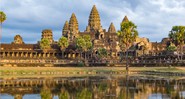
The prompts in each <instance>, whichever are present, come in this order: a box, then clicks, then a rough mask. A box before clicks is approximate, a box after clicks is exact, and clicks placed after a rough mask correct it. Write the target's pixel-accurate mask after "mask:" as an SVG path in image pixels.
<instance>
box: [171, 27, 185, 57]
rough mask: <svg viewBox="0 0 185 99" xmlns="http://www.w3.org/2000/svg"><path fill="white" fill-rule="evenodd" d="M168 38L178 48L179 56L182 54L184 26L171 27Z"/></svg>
mask: <svg viewBox="0 0 185 99" xmlns="http://www.w3.org/2000/svg"><path fill="white" fill-rule="evenodd" d="M169 38H170V39H172V42H173V43H174V44H176V45H177V46H179V47H180V54H182V47H183V45H184V41H185V26H173V27H172V30H171V31H170V33H169ZM181 58H182V57H181Z"/></svg>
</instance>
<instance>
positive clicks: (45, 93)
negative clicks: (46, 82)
mask: <svg viewBox="0 0 185 99" xmlns="http://www.w3.org/2000/svg"><path fill="white" fill-rule="evenodd" d="M40 95H41V99H52V94H51V90H50V89H49V88H45V87H44V88H43V89H42V90H41V93H40Z"/></svg>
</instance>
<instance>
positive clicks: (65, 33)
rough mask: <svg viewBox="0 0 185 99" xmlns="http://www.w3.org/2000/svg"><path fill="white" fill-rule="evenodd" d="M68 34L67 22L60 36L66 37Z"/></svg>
mask: <svg viewBox="0 0 185 99" xmlns="http://www.w3.org/2000/svg"><path fill="white" fill-rule="evenodd" d="M68 32H69V23H68V21H66V22H65V24H64V27H63V30H62V35H63V36H65V37H67V34H68Z"/></svg>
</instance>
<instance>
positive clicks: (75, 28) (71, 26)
mask: <svg viewBox="0 0 185 99" xmlns="http://www.w3.org/2000/svg"><path fill="white" fill-rule="evenodd" d="M69 30H71V31H78V20H77V18H76V15H75V14H74V13H72V15H71V18H70V20H69Z"/></svg>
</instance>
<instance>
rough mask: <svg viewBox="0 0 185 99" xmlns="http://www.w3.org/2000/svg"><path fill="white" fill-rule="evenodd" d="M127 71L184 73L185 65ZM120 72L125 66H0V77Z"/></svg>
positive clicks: (113, 73) (139, 68)
mask: <svg viewBox="0 0 185 99" xmlns="http://www.w3.org/2000/svg"><path fill="white" fill-rule="evenodd" d="M129 71H130V73H131V74H134V73H141V72H149V73H150V72H151V73H155V72H160V73H185V67H170V68H169V67H130V68H129ZM122 74H125V67H0V77H4V76H15V77H19V76H35V77H37V76H39V77H40V76H79V75H122Z"/></svg>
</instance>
